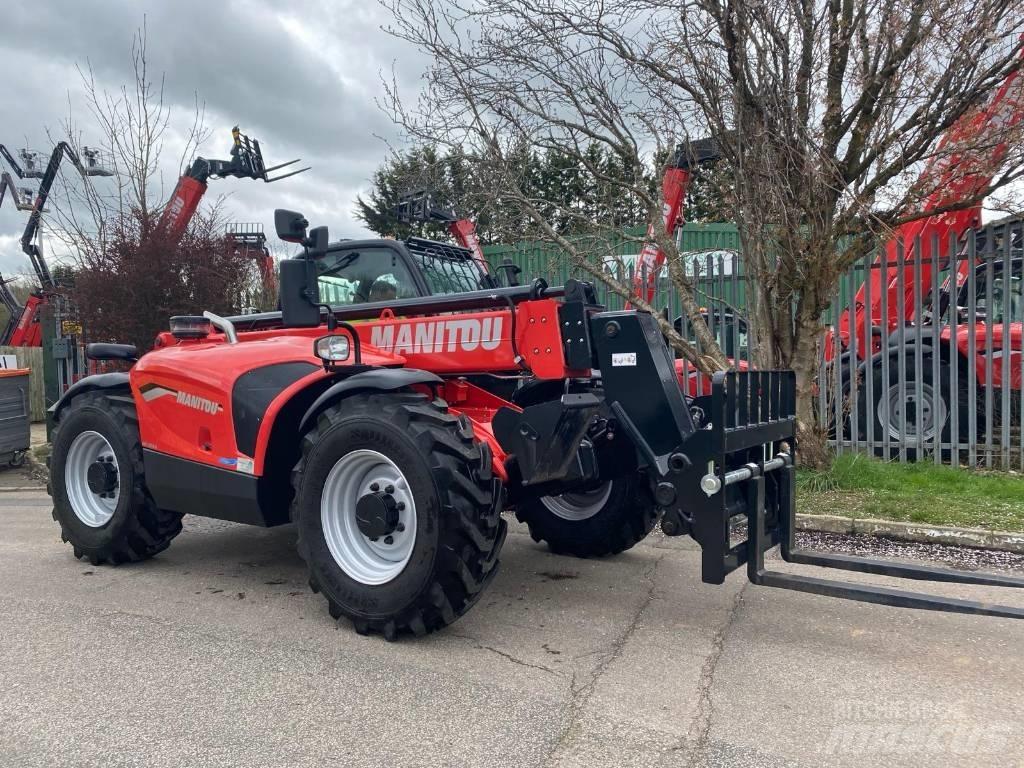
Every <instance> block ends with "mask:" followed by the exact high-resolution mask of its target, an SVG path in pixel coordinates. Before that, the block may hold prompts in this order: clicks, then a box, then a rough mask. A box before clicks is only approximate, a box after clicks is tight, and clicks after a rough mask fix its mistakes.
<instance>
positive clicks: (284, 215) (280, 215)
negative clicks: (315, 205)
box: [274, 208, 309, 243]
mask: <svg viewBox="0 0 1024 768" xmlns="http://www.w3.org/2000/svg"><path fill="white" fill-rule="evenodd" d="M308 226H309V222H308V221H306V217H305V216H303V215H302V214H301V213H297V212H296V211H286V210H285V209H284V208H278V209H277V210H276V211H274V229H276V230H277V236H278V237H279V238H281V239H282V240H284V241H285V242H287V243H301V242H303V241H304V240H305V239H306V227H308Z"/></svg>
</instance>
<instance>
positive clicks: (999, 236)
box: [825, 51, 1024, 458]
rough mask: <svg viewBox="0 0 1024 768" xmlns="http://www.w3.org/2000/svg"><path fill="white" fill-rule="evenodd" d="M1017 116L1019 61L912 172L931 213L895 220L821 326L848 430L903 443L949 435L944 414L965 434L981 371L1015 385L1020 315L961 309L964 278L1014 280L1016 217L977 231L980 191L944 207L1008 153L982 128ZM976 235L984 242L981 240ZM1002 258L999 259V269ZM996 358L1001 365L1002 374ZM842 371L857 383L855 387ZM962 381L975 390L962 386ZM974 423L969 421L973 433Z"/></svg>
mask: <svg viewBox="0 0 1024 768" xmlns="http://www.w3.org/2000/svg"><path fill="white" fill-rule="evenodd" d="M1022 55H1024V51H1022ZM1021 120H1024V72H1022V71H1021V70H1016V71H1014V72H1012V73H1011V74H1010V75H1009V76H1008V77H1007V78H1006V80H1005V81H1004V82H1003V83H1002V85H1001V86H1000V87H999V89H998V90H997V91H996V92H995V93H994V94H993V96H992V98H991V100H990V101H989V102H988V103H987V104H986V105H984V107H982V108H981V109H979V110H977V111H976V112H973V113H971V114H969V115H967V116H965V117H964V118H962V119H961V120H960V121H959V122H957V123H956V124H954V125H953V127H952V128H950V130H949V132H948V133H947V134H946V136H945V137H944V138H943V140H942V143H941V144H940V150H941V149H943V148H953V149H955V148H956V147H957V146H958V145H963V146H964V147H965V149H964V150H963V151H960V152H954V153H952V154H950V155H948V156H946V157H945V158H944V159H943V160H942V162H941V163H937V164H933V165H932V166H930V167H928V168H927V169H925V171H924V173H923V174H922V177H921V179H922V180H921V183H922V184H929V185H932V186H933V187H934V191H933V192H932V193H931V194H930V195H929V196H928V197H927V199H926V200H925V201H924V203H923V205H922V209H921V210H922V212H923V213H928V212H930V211H934V212H935V213H933V214H932V215H928V216H925V217H923V218H920V219H916V220H914V221H912V222H909V223H907V224H903V225H902V226H900V227H898V228H897V229H896V231H895V233H894V235H893V237H892V238H891V239H890V240H889V242H888V243H887V244H886V246H885V248H884V250H883V251H882V252H881V253H880V254H879V256H878V258H877V259H876V260H875V265H874V267H873V268H872V269H871V270H870V271H869V276H868V279H867V280H865V282H864V284H862V285H861V286H860V288H859V290H858V291H857V294H856V297H855V299H854V303H853V311H852V313H851V311H850V310H849V309H847V310H844V311H843V313H842V315H841V316H840V318H839V323H838V329H837V331H836V333H835V337H833V335H832V333H831V332H829V333H828V334H826V339H825V354H826V357H827V358H829V359H831V358H833V357H835V358H837V359H838V363H839V365H840V367H841V370H842V371H843V376H842V378H843V390H844V392H843V394H844V395H845V396H846V397H847V398H848V397H849V396H850V394H851V390H853V389H856V399H857V403H856V406H855V407H854V406H852V405H851V407H850V419H851V424H850V425H849V432H853V431H854V430H855V431H856V433H857V434H858V435H859V437H860V439H864V438H865V436H868V435H872V436H877V437H880V436H882V435H883V434H885V433H888V434H889V435H890V436H891V438H892V440H893V441H895V442H897V443H900V444H904V445H906V444H907V443H914V442H917V443H918V444H919V445H920V444H922V443H923V444H932V443H933V441H935V439H936V437H938V439H939V442H941V443H948V442H949V441H950V439H951V434H952V432H953V424H952V421H953V414H954V413H956V418H957V420H958V424H957V433H958V434H959V435H960V436H966V435H967V434H968V429H969V426H970V423H971V422H972V421H973V419H971V418H970V410H971V409H976V408H977V402H978V400H979V399H981V400H983V399H984V397H985V394H984V388H985V387H986V380H987V381H988V382H990V386H991V387H992V388H1000V387H1002V386H1004V385H1008V387H1009V388H1011V389H1013V390H1019V389H1020V387H1021V381H1020V378H1021V374H1020V355H1021V348H1022V345H1021V322H1020V317H1019V315H1018V316H1017V317H1016V318H1013V319H1012V322H1011V321H1010V319H1009V318H1008V319H1007V321H1006V322H1002V321H997V322H996V323H995V324H993V323H992V322H991V321H992V320H993V318H991V317H990V318H987V319H988V320H989V321H990V322H985V321H986V317H985V316H984V314H983V312H981V311H975V312H974V314H973V316H969V317H968V316H967V314H965V313H966V311H967V309H968V306H969V305H970V306H972V307H973V306H974V304H973V297H966V296H962V294H964V289H965V287H966V286H967V284H968V283H969V284H970V286H971V288H972V289H973V288H974V287H975V285H977V286H978V287H979V288H980V289H981V290H982V291H983V292H984V291H985V290H991V286H992V284H993V282H996V283H997V286H998V284H1005V285H1009V283H1010V281H1011V280H1012V279H1013V278H1016V279H1017V280H1018V281H1019V279H1020V277H1021V259H1020V249H1021V244H1020V242H1019V241H1020V223H1019V221H1016V220H1014V219H1007V220H1004V221H1001V222H996V223H994V224H992V225H989V226H988V227H987V228H986V229H985V230H979V228H980V227H981V226H982V225H981V208H982V206H981V203H980V202H978V203H974V204H972V205H970V206H966V207H962V208H952V209H951V206H954V205H955V204H956V203H957V201H959V200H972V199H975V198H977V197H978V195H980V194H983V193H984V191H985V190H986V189H987V188H988V186H989V185H990V184H991V183H992V179H993V177H994V175H995V174H996V172H998V170H999V167H1000V165H1001V163H1002V161H1003V159H1004V158H1005V156H1006V152H1007V146H1006V144H1005V143H1004V144H996V145H994V146H991V145H990V143H986V142H985V141H984V138H985V137H986V136H989V135H994V134H996V135H998V132H1001V131H1004V130H1005V129H1006V128H1008V127H1012V126H1014V125H1017V124H1019V123H1020V122H1021ZM947 209H948V210H947ZM969 230H978V231H975V232H973V233H972V237H971V238H970V239H971V242H970V243H967V242H964V241H963V238H964V235H965V233H967V232H968V231H969ZM985 237H988V238H990V239H991V240H992V242H987V243H984V242H983V238H985ZM951 241H954V242H956V241H959V242H961V246H960V253H959V254H958V255H959V258H957V260H956V271H955V274H954V275H951V276H950V277H949V278H947V279H946V281H945V283H944V284H943V285H942V286H941V288H939V290H938V291H936V290H935V289H936V286H937V284H938V278H937V276H936V275H935V272H941V271H942V270H945V269H947V268H949V265H950V255H951V251H952V250H953V249H951V247H950V243H951ZM916 242H919V246H917V247H915V243H916ZM982 251H985V252H986V253H987V254H989V255H990V256H991V255H995V254H1000V255H1001V254H1002V253H1003V252H1004V251H1005V252H1006V253H1008V254H1011V255H1012V258H1011V259H1008V260H1007V261H1008V263H1009V265H1010V269H1011V274H1008V275H1001V274H992V272H993V270H991V269H989V270H987V271H986V268H985V264H984V263H983V260H982ZM883 258H884V259H885V262H884V264H883V262H882V260H883ZM1002 269H1003V263H1002V259H1000V264H999V271H1001V270H1002ZM976 278H977V279H976ZM936 294H938V295H936ZM961 299H962V300H961ZM950 302H953V303H952V311H953V312H959V313H960V315H961V318H960V319H961V322H960V324H959V325H958V324H956V323H954V324H953V325H950V324H943V325H942V326H941V327H940V328H937V329H936V328H935V327H934V326H935V324H936V323H939V322H940V321H941V314H942V310H943V309H945V308H948V307H950ZM978 309H980V304H979V307H978ZM954 328H955V330H954ZM936 330H937V331H938V332H937V333H936V332H935V331H936ZM954 334H955V336H954ZM990 336H991V338H989V337H990ZM883 339H886V343H885V347H886V348H885V349H883V348H882V347H883ZM837 347H838V354H837V349H836V348H837ZM970 357H973V358H974V359H973V365H970V364H969V362H972V361H970V360H969V358H970ZM833 362H835V361H833ZM1004 366H1008V367H1009V371H1008V372H1007V373H1008V375H1006V376H1004ZM951 368H956V369H958V370H957V373H958V374H959V375H958V376H954V375H952V374H953V372H952V371H951V370H950V369H951ZM971 370H973V371H974V372H975V373H974V375H973V378H974V379H976V381H975V382H974V383H973V384H972V383H971V382H970V381H969V379H970V378H971V375H970V373H969V372H970V371H971ZM851 372H852V373H851ZM990 377H991V378H990ZM869 380H870V381H869ZM851 381H856V382H857V384H856V387H854V386H853V385H852V384H851V383H850V382H851ZM953 381H958V384H957V385H956V386H957V388H958V389H960V390H962V391H954V388H953V384H952V382H953ZM969 390H970V392H972V393H974V395H972V396H970V397H968V391H969ZM954 398H955V399H956V400H957V401H958V404H959V405H960V406H961V407H960V408H958V409H957V408H955V407H953V406H952V400H953V399H954ZM980 432H981V429H980V428H977V429H976V439H978V438H980V434H978V433H980ZM908 455H911V457H912V458H913V457H916V455H917V449H914V450H910V451H908Z"/></svg>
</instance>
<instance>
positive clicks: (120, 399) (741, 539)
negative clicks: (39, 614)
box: [50, 211, 1024, 639]
mask: <svg viewBox="0 0 1024 768" xmlns="http://www.w3.org/2000/svg"><path fill="white" fill-rule="evenodd" d="M276 224H277V230H278V234H279V236H280V237H281V238H282V239H284V240H286V241H289V242H297V243H301V244H302V245H303V246H304V248H305V249H306V258H303V259H296V260H287V261H285V262H283V263H282V265H281V275H280V279H281V307H282V308H281V311H280V312H271V313H264V314H261V315H251V316H245V315H243V316H238V317H234V318H224V317H219V316H217V315H215V314H212V313H210V312H205V313H204V314H203V315H202V316H179V317H173V318H171V321H170V330H169V331H166V332H163V333H161V334H160V335H159V336H158V338H157V340H156V343H155V348H154V349H153V350H152V351H150V352H148V353H147V354H145V355H143V356H142V357H141V358H138V360H137V362H135V364H134V366H133V367H132V368H131V370H130V371H128V372H124V373H121V372H119V373H108V374H103V375H98V376H91V377H88V378H85V379H83V380H81V381H79V382H78V383H77V384H76V385H75V386H74V387H72V388H71V390H69V391H68V392H67V393H66V394H65V396H64V397H63V398H61V400H60V401H59V402H58V403H57V404H56V405H54V406H53V408H52V415H53V417H54V419H55V420H56V425H57V426H56V431H55V434H54V439H53V453H52V460H51V473H50V477H51V480H50V492H51V494H52V496H53V501H54V511H53V516H54V519H55V520H56V521H57V522H58V523H59V525H60V528H61V535H62V537H63V539H64V540H65V541H67V542H68V543H69V544H70V545H71V546H72V548H73V551H74V553H75V555H76V556H77V557H83V558H86V559H88V560H89V562H91V563H94V564H97V565H98V564H100V563H112V564H118V563H125V562H132V561H137V560H143V559H145V558H148V557H151V556H152V555H155V554H157V553H159V552H161V551H162V550H164V549H165V548H166V547H167V546H168V545H169V544H170V542H171V540H172V539H173V538H174V537H175V536H176V535H177V534H178V533H180V532H181V518H182V516H183V515H184V514H187V513H191V514H201V515H205V516H209V517H214V518H220V519H224V520H231V521H235V522H242V523H251V524H255V525H263V526H271V525H280V524H283V523H288V522H293V523H294V524H295V525H296V526H297V529H298V548H299V553H300V555H301V556H302V558H303V559H304V560H305V562H306V565H307V567H308V569H309V575H310V585H311V586H312V588H313V589H314V590H315V591H317V592H320V593H322V594H323V595H324V597H325V598H326V599H327V603H328V606H329V609H330V613H331V615H332V616H333V617H335V618H338V617H341V616H346V617H348V618H349V619H350V620H351V621H352V623H353V625H354V626H355V628H356V630H357V631H359V632H370V631H376V632H381V633H383V634H384V636H385V637H387V638H388V639H393V638H395V637H397V636H398V635H399V634H402V633H406V632H411V633H413V634H416V635H422V634H425V633H427V632H431V631H434V630H437V629H440V628H442V627H444V626H446V625H448V624H451V623H452V622H453V621H455V620H456V619H457V618H458V617H459V616H460V615H462V614H463V613H465V612H466V611H467V610H468V609H469V608H470V606H472V605H473V603H475V602H476V600H477V599H479V597H480V595H481V594H482V592H483V589H484V588H485V587H486V586H487V584H488V583H489V582H490V581H491V580H492V579H493V577H494V574H495V572H496V569H497V565H498V556H499V553H500V551H501V547H502V544H503V542H504V539H505V531H506V525H505V521H504V520H503V519H502V517H501V512H502V510H503V509H515V510H517V511H520V510H524V509H526V510H531V509H538V508H542V509H544V510H545V511H546V512H547V513H548V525H547V527H544V528H541V529H538V528H535V529H534V530H535V532H536V531H541V538H543V539H544V540H545V541H547V542H549V543H551V544H553V545H554V546H555V547H556V548H558V547H564V546H566V545H571V543H572V542H573V541H575V540H577V539H588V540H591V541H595V540H600V539H602V538H608V539H613V538H615V537H618V536H621V535H623V532H622V531H621V530H620V529H621V528H622V527H624V526H629V527H630V528H631V530H630V531H629V533H628V535H629V536H630V537H637V538H639V536H638V535H637V532H646V531H648V530H650V524H649V521H651V520H653V519H654V518H660V519H661V526H662V530H663V531H664V532H665V534H667V535H669V536H678V535H682V534H689V535H691V536H693V538H694V539H696V541H697V542H699V544H700V545H701V548H702V550H703V554H702V578H703V580H704V581H705V582H708V583H716V584H717V583H721V582H722V581H723V580H724V579H725V577H726V575H727V574H728V573H730V572H731V571H733V570H736V569H738V568H741V567H744V566H745V567H746V570H747V575H748V577H749V578H750V579H751V580H752V581H753V582H755V583H757V584H763V585H766V586H774V587H781V588H787V589H795V590H799V591H804V592H811V593H816V594H825V595H833V596H836V597H843V598H847V599H853V600H861V601H867V602H874V603H883V604H887V605H896V606H905V607H912V608H924V609H930V610H942V611H952V612H959V613H974V614H984V615H990V616H1003V617H1010V618H1024V610H1022V609H1018V608H1012V607H1000V606H995V605H991V604H988V603H981V602H972V601H968V600H959V599H950V598H943V597H933V596H928V595H920V594H915V593H911V592H905V591H902V590H896V589H890V588H882V587H869V586H865V585H862V584H852V583H845V582H840V581H829V580H823V579H818V578H812V577H808V576H802V575H794V574H789V573H780V572H775V571H770V570H766V568H765V565H764V556H765V553H766V552H768V551H769V550H772V549H774V548H775V547H776V546H778V547H780V549H781V553H782V555H783V557H784V558H785V559H787V560H789V561H791V562H799V563H811V564H817V565H822V566H827V567H835V568H842V569H847V570H854V571H860V572H867V573H878V574H885V575H889V576H903V577H908V578H916V579H933V580H942V581H955V582H962V583H972V584H987V585H1000V586H1012V587H1022V586H1024V580H1020V579H1012V578H1010V577H1006V576H996V575H986V574H979V573H966V572H958V571H949V570H943V569H936V568H927V567H920V566H913V565H902V564H896V563H890V562H885V561H879V560H868V559H862V558H853V557H844V556H833V555H825V554H818V553H812V552H803V551H800V550H797V549H796V548H795V546H794V539H793V537H794V514H795V513H794V509H795V507H794V478H795V475H794V467H793V452H794V430H795V426H794V410H795V408H794V379H793V374H792V373H791V372H787V371H761V372H752V371H741V372H736V371H733V372H728V373H721V374H717V375H716V376H715V378H714V383H713V391H712V394H711V395H709V396H707V397H702V398H697V399H695V400H693V401H688V400H687V398H686V397H684V395H683V392H682V390H681V388H680V386H679V382H678V379H677V377H676V375H675V371H674V368H673V365H672V358H671V355H670V354H669V351H668V348H667V347H666V345H665V342H664V339H663V338H662V336H661V334H660V333H659V331H658V327H657V324H656V323H655V321H654V318H653V317H652V316H650V315H648V314H644V313H641V312H636V311H632V310H626V311H619V312H608V311H605V310H604V308H603V307H601V306H599V305H597V303H596V302H595V298H594V292H593V289H592V287H591V286H590V285H588V284H586V283H582V282H577V281H571V280H570V281H568V282H567V283H566V285H565V286H562V287H549V286H548V285H546V284H545V283H544V281H543V280H535V281H533V282H532V283H531V284H529V285H523V286H511V287H503V288H488V289H485V290H477V291H468V292H465V293H462V294H458V295H444V296H426V297H415V298H408V299H403V298H389V299H387V300H384V301H372V302H363V303H360V304H350V305H347V306H331V305H330V304H329V303H324V302H322V301H321V297H320V295H319V291H318V287H317V286H318V281H317V267H316V262H317V260H318V259H322V258H323V256H324V255H325V253H326V252H327V249H328V235H327V228H326V227H318V228H316V229H313V230H311V231H308V232H307V223H306V220H305V219H304V218H303V217H302V216H301V215H299V214H296V213H292V212H290V211H278V212H277V213H276ZM377 257H378V258H381V259H383V260H384V261H385V262H386V264H387V265H390V258H391V257H390V255H388V254H378V256H377ZM90 354H91V355H92V356H93V357H99V358H106V359H122V360H129V361H134V360H135V359H136V357H137V355H138V353H137V351H136V350H135V348H134V347H131V346H129V345H115V344H110V345H92V348H91V349H90ZM515 379H523V380H530V381H533V380H538V381H541V380H542V381H548V382H553V383H555V384H556V385H557V387H556V393H555V394H554V395H553V396H551V397H549V398H548V399H543V400H541V401H539V402H535V403H531V404H529V405H525V406H520V405H517V404H515V403H514V402H512V401H511V400H509V399H507V398H506V397H504V396H503V395H502V394H501V392H502V391H503V390H502V389H501V385H502V384H504V383H506V382H508V381H509V380H515ZM617 480H618V481H623V482H625V483H627V484H628V487H629V488H630V489H631V492H630V493H629V494H628V495H624V496H622V497H620V498H617V499H616V500H615V502H614V504H612V505H609V504H607V503H605V504H604V505H603V506H602V508H601V511H600V512H596V513H595V511H594V509H592V508H580V507H579V506H577V505H570V506H569V507H567V508H562V507H561V506H560V504H559V502H560V501H561V500H563V499H566V498H571V497H572V496H573V495H574V494H593V493H601V494H607V493H609V491H608V490H607V489H609V488H610V486H611V484H612V483H613V482H614V481H617ZM545 499H547V500H551V501H553V503H551V504H550V506H545V505H544V501H543V500H545ZM610 519H614V521H615V523H616V525H609V520H610ZM739 521H743V522H745V533H744V532H742V531H741V529H740V528H737V527H736V526H734V525H733V524H734V523H736V522H739ZM616 526H618V527H616ZM640 535H642V533H641V534H640Z"/></svg>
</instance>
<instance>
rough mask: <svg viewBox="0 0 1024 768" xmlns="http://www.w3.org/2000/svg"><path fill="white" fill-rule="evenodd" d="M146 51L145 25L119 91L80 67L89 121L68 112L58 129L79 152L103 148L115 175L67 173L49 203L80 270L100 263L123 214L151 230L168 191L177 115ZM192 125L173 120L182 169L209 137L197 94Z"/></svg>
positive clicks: (56, 232) (89, 67) (88, 68)
mask: <svg viewBox="0 0 1024 768" xmlns="http://www.w3.org/2000/svg"><path fill="white" fill-rule="evenodd" d="M146 51H147V29H146V26H145V24H143V26H142V27H141V28H140V29H139V30H138V31H137V32H136V33H135V36H134V38H133V39H132V46H131V52H130V55H131V61H132V80H131V82H129V83H126V84H123V85H122V86H121V87H120V88H117V89H116V90H114V91H110V90H107V89H105V88H102V87H101V86H100V85H98V84H97V82H96V77H95V73H94V72H93V69H92V65H91V64H89V63H86V64H85V65H84V66H80V67H79V68H78V73H79V77H80V80H81V86H82V90H83V92H84V95H85V102H86V105H87V108H88V112H89V116H88V118H86V119H84V120H79V119H77V118H76V116H75V115H74V114H73V113H71V112H70V110H69V116H68V117H67V119H66V120H65V121H64V124H63V125H62V126H61V132H62V134H63V135H65V136H67V137H70V139H71V143H72V146H74V147H75V148H76V149H78V150H80V148H81V144H82V143H83V141H84V142H85V143H91V144H92V146H94V147H95V146H98V147H99V148H100V149H101V150H102V151H103V153H104V155H105V157H106V158H107V159H108V160H109V161H110V162H111V164H112V166H113V170H114V176H113V178H112V179H111V178H104V177H98V178H93V179H81V178H80V177H77V174H73V175H72V177H70V178H69V176H68V175H67V174H65V183H64V184H63V185H61V187H60V188H59V190H55V194H54V195H53V197H52V198H51V201H52V208H53V213H52V219H53V223H54V227H53V235H54V237H56V238H57V239H58V240H60V241H62V242H63V244H64V246H65V248H66V249H67V250H68V251H70V253H71V254H72V257H73V258H74V259H75V260H76V261H78V262H79V263H81V264H83V265H89V264H93V263H96V261H97V260H98V259H101V258H102V254H103V253H104V251H105V249H106V248H107V246H108V245H109V244H110V242H111V238H112V237H113V236H114V234H115V232H118V231H119V230H120V229H121V227H122V225H123V221H121V219H123V218H124V217H125V216H126V215H128V214H130V215H131V218H132V219H133V220H134V221H136V222H137V223H138V225H139V226H142V227H144V228H149V227H151V226H153V225H154V224H155V223H156V221H157V219H158V217H159V215H160V212H161V211H162V209H163V206H164V204H165V201H166V200H167V196H168V194H169V190H168V189H167V188H166V187H165V185H164V179H163V176H162V174H161V160H162V158H163V156H164V150H165V141H166V138H167V135H168V129H169V128H170V126H171V118H172V110H171V107H170V105H169V104H168V103H167V101H166V98H165V93H164V85H165V83H164V79H165V76H164V74H163V73H161V74H160V75H158V76H156V77H154V75H153V74H152V73H151V72H150V70H149V62H148V59H147V55H146ZM189 123H190V124H188V125H184V124H180V123H175V129H176V130H177V131H178V132H179V133H180V135H181V136H182V137H183V138H182V139H177V140H178V141H182V142H183V143H182V145H181V152H180V155H179V157H178V168H184V167H185V165H186V164H187V163H188V162H189V161H190V160H191V158H192V156H193V155H194V154H195V153H196V151H197V150H198V148H199V146H200V145H201V144H202V143H203V142H204V141H205V140H206V139H207V138H208V137H209V135H210V131H209V129H208V128H207V126H206V122H205V106H204V105H203V104H202V103H201V102H200V101H199V99H198V96H197V97H196V99H195V106H194V109H193V111H192V114H191V116H190V117H189ZM83 126H86V129H85V130H83Z"/></svg>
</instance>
